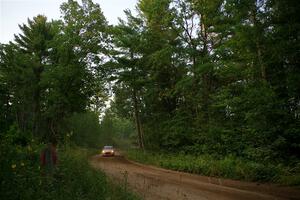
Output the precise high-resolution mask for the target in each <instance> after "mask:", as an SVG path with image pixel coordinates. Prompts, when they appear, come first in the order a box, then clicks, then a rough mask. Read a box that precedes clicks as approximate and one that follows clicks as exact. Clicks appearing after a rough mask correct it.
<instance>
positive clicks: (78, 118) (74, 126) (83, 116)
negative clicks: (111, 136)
mask: <svg viewBox="0 0 300 200" xmlns="http://www.w3.org/2000/svg"><path fill="white" fill-rule="evenodd" d="M66 123H67V127H68V131H69V132H68V134H67V135H66V137H67V138H68V137H69V138H70V141H72V142H74V143H75V144H76V145H79V146H84V147H90V148H97V147H98V148H99V147H100V146H102V145H104V144H105V143H104V141H103V140H104V135H103V134H102V132H101V127H100V122H99V116H98V115H97V114H96V113H94V112H85V113H74V114H73V115H72V116H71V117H70V118H68V119H67V122H66Z"/></svg>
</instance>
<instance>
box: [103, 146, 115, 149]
mask: <svg viewBox="0 0 300 200" xmlns="http://www.w3.org/2000/svg"><path fill="white" fill-rule="evenodd" d="M103 149H113V147H112V146H104V147H103Z"/></svg>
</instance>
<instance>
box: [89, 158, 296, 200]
mask: <svg viewBox="0 0 300 200" xmlns="http://www.w3.org/2000/svg"><path fill="white" fill-rule="evenodd" d="M90 163H91V165H92V166H93V167H94V168H96V169H101V170H103V171H104V172H105V173H106V174H107V175H108V176H110V177H111V178H112V179H113V180H115V181H118V182H119V184H123V185H124V186H126V187H127V186H128V187H129V188H130V189H132V190H133V191H135V192H137V193H138V194H139V195H140V196H141V197H142V198H143V199H145V200H160V199H161V200H271V199H274V200H286V199H291V200H294V199H299V200H300V189H299V188H290V187H280V186H275V185H268V184H256V183H247V182H241V181H234V180H226V179H218V178H211V177H206V176H199V175H193V174H188V173H182V172H177V171H171V170H166V169H161V168H158V167H153V166H147V165H142V164H139V163H135V162H132V161H128V160H126V159H125V158H124V157H122V156H115V157H101V156H99V155H97V156H94V157H92V158H91V159H90Z"/></svg>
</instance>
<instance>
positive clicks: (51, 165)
mask: <svg viewBox="0 0 300 200" xmlns="http://www.w3.org/2000/svg"><path fill="white" fill-rule="evenodd" d="M56 145H57V142H56V141H55V140H53V141H52V142H49V143H48V145H47V147H46V148H45V149H43V151H42V152H41V155H40V163H41V169H42V172H43V174H46V175H53V173H54V171H55V169H56V166H57V152H56Z"/></svg>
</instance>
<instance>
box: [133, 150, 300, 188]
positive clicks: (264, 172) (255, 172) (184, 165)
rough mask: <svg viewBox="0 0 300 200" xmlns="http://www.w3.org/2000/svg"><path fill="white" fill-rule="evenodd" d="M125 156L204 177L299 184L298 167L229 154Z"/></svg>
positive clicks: (135, 152) (136, 153)
mask: <svg viewBox="0 0 300 200" xmlns="http://www.w3.org/2000/svg"><path fill="white" fill-rule="evenodd" d="M127 156H128V158H129V159H132V160H135V161H138V162H142V163H145V164H152V165H156V166H160V167H163V168H167V169H172V170H177V171H183V172H189V173H195V174H201V175H206V176H213V177H223V178H231V179H237V180H246V181H259V182H274V183H280V184H284V185H300V179H299V178H300V170H299V168H300V167H294V168H292V167H290V166H284V165H279V164H278V165H276V164H272V163H261V162H254V161H250V160H247V159H244V158H239V157H235V156H233V155H228V156H225V157H223V158H220V159H217V158H215V157H213V156H211V155H199V156H195V155H185V154H166V153H151V152H146V153H145V152H141V151H137V150H129V151H127ZM298 165H299V164H298ZM299 166H300V165H299Z"/></svg>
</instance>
